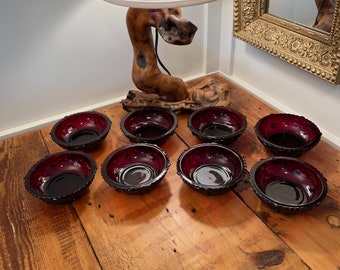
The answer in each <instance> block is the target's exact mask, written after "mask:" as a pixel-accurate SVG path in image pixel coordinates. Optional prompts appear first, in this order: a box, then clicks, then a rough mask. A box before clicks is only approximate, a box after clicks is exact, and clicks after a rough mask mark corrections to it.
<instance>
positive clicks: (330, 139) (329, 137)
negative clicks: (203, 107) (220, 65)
mask: <svg viewBox="0 0 340 270" xmlns="http://www.w3.org/2000/svg"><path fill="white" fill-rule="evenodd" d="M218 74H219V75H220V76H222V77H224V78H226V79H228V80H231V81H233V82H234V83H236V84H238V85H239V86H240V87H242V88H244V89H245V90H246V91H248V92H250V93H252V94H253V95H255V96H256V97H258V98H259V99H261V100H262V101H263V102H265V103H267V104H268V105H270V106H271V107H273V108H275V109H276V110H278V111H280V112H286V113H292V114H297V112H295V111H294V110H292V109H291V108H289V107H287V106H286V105H284V104H282V103H280V102H278V101H277V100H275V99H274V98H272V97H270V96H268V95H267V94H265V93H263V92H262V91H260V90H259V89H257V88H255V87H253V86H251V85H249V84H248V83H246V82H244V81H243V80H241V79H240V78H238V77H235V76H232V75H231V76H229V75H226V74H224V73H221V72H218ZM319 128H320V130H321V132H322V138H323V139H324V140H325V141H326V142H327V143H329V144H330V145H332V146H333V147H334V148H336V149H337V150H340V138H339V137H337V136H335V135H334V134H333V133H331V132H328V131H327V130H325V129H323V128H322V127H319Z"/></svg>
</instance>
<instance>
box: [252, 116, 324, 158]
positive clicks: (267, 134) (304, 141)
mask: <svg viewBox="0 0 340 270" xmlns="http://www.w3.org/2000/svg"><path fill="white" fill-rule="evenodd" d="M255 132H256V135H257V137H258V139H259V140H260V142H261V143H262V144H263V145H264V146H265V147H266V148H267V149H268V150H269V151H270V152H272V153H273V154H274V155H283V156H298V155H301V154H303V153H305V152H307V151H309V150H310V149H312V148H313V147H314V146H315V145H316V144H317V143H318V142H319V141H320V139H321V135H322V134H321V132H320V130H319V128H318V127H317V126H316V125H315V124H314V123H312V122H311V121H309V120H308V119H306V118H304V117H302V116H298V115H293V114H285V113H278V114H270V115H268V116H266V117H264V118H262V119H260V120H259V121H258V122H257V124H256V125H255Z"/></svg>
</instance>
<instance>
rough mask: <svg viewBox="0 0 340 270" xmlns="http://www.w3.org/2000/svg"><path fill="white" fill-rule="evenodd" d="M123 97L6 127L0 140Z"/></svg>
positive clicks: (98, 107)
mask: <svg viewBox="0 0 340 270" xmlns="http://www.w3.org/2000/svg"><path fill="white" fill-rule="evenodd" d="M204 75H206V74H203V73H200V74H196V75H194V76H190V77H186V78H184V79H183V80H184V81H190V80H193V79H196V78H199V77H202V76H204ZM124 98H125V96H122V97H116V98H114V99H110V100H106V101H103V102H100V103H96V104H93V105H89V106H86V107H82V108H77V109H74V110H72V111H67V112H64V113H62V114H57V115H53V116H50V117H47V118H43V119H39V120H37V121H34V122H30V123H26V124H24V125H19V126H17V127H14V128H11V129H6V130H3V131H0V140H4V139H7V138H10V137H13V136H16V135H19V134H22V133H25V132H29V131H32V130H37V129H40V128H43V127H45V126H47V125H51V124H53V123H55V122H56V121H58V120H59V119H61V118H63V117H64V116H66V115H70V114H73V113H77V112H81V111H91V110H98V109H100V108H103V107H106V106H110V105H113V104H117V103H119V102H121V100H122V99H124Z"/></svg>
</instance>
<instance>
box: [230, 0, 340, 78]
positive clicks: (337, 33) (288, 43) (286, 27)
mask: <svg viewBox="0 0 340 270" xmlns="http://www.w3.org/2000/svg"><path fill="white" fill-rule="evenodd" d="M268 1H269V0H234V36H235V37H236V38H239V39H241V40H243V41H245V42H247V43H249V44H251V45H253V46H255V47H257V48H260V49H262V50H264V51H266V52H268V53H270V54H272V55H274V56H276V57H279V58H281V59H282V60H284V61H287V62H288V63H291V64H292V65H295V66H297V67H299V68H301V69H303V70H305V71H307V72H309V73H311V74H314V75H315V76H318V77H320V78H322V79H324V80H326V81H328V82H330V83H332V84H340V72H339V70H340V15H339V11H340V10H339V5H340V0H336V5H335V13H334V19H333V24H332V28H331V31H330V33H326V32H322V31H319V30H316V29H313V28H310V27H307V26H304V25H301V24H297V23H294V22H291V21H287V20H285V19H282V18H280V17H277V16H274V15H272V14H269V13H266V10H267V5H268ZM311 2H312V3H313V4H314V2H313V1H311Z"/></svg>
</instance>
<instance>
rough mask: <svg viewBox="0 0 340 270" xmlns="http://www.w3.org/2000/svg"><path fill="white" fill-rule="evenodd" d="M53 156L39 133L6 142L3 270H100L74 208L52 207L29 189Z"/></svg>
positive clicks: (1, 194) (0, 217)
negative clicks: (33, 170) (29, 180)
mask: <svg viewBox="0 0 340 270" xmlns="http://www.w3.org/2000/svg"><path fill="white" fill-rule="evenodd" d="M47 154H48V151H47V149H46V147H45V145H44V142H43V140H42V137H41V136H40V133H39V132H38V131H36V132H31V133H27V134H24V135H21V136H18V137H14V138H12V139H7V140H3V141H0V170H1V171H0V177H1V178H0V212H1V214H0V224H1V226H0V240H1V241H0V257H1V260H0V269H82V268H84V269H85V268H87V269H98V268H99V265H98V262H97V260H96V257H95V256H94V254H93V251H92V249H91V247H90V246H89V244H88V241H87V237H86V234H85V232H84V231H83V228H82V226H81V224H80V222H79V220H78V217H77V214H76V212H75V211H74V209H73V207H72V206H71V205H50V204H47V203H45V202H42V201H41V200H39V199H36V198H35V197H33V196H32V195H31V194H29V193H28V192H27V191H26V189H25V187H24V179H23V178H24V176H25V175H26V173H27V171H28V170H29V168H30V167H31V166H32V165H33V164H34V163H35V162H37V161H38V160H40V159H41V158H43V157H44V156H45V155H47Z"/></svg>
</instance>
